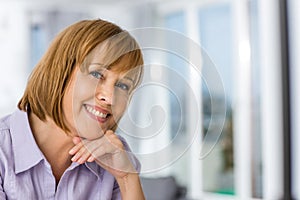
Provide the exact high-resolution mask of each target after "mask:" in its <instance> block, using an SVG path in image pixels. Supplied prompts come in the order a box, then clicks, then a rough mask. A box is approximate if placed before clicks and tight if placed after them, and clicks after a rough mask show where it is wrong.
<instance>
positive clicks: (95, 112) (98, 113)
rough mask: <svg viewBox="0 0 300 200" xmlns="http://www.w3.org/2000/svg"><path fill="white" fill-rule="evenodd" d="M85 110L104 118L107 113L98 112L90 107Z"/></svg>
mask: <svg viewBox="0 0 300 200" xmlns="http://www.w3.org/2000/svg"><path fill="white" fill-rule="evenodd" d="M87 110H88V111H89V112H90V113H92V114H93V115H96V116H97V117H101V118H106V117H107V114H105V113H102V112H99V111H98V110H95V109H94V108H92V107H87Z"/></svg>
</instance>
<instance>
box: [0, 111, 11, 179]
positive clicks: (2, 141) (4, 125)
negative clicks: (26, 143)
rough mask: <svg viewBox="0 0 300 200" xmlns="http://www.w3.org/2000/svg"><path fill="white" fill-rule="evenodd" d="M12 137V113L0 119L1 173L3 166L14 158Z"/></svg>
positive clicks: (0, 172)
mask: <svg viewBox="0 0 300 200" xmlns="http://www.w3.org/2000/svg"><path fill="white" fill-rule="evenodd" d="M12 154H13V153H12V138H11V132H10V115H8V116H5V117H3V118H1V119H0V170H1V171H0V174H2V170H3V166H6V165H7V164H8V162H10V161H11V160H12Z"/></svg>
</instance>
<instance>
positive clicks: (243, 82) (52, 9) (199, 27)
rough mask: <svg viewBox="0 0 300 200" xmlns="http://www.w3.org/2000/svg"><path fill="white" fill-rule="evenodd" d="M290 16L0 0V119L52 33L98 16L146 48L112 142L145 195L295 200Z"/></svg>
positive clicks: (239, 8)
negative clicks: (124, 152)
mask: <svg viewBox="0 0 300 200" xmlns="http://www.w3.org/2000/svg"><path fill="white" fill-rule="evenodd" d="M299 10H300V2H299V1H298V0H186V1H181V0H128V1H122V0H84V1H83V0H73V1H69V0H60V1H58V0H52V1H44V0H39V1H38V0H0V58H1V65H0V69H1V73H0V114H1V116H4V115H6V114H9V113H11V112H13V111H14V110H15V109H16V105H17V102H18V100H19V99H20V97H21V96H22V93H23V91H24V88H25V86H26V81H27V78H28V76H29V74H30V72H31V70H32V69H33V67H34V66H35V64H36V63H37V62H38V60H39V59H40V58H41V56H42V55H43V53H44V52H45V50H46V49H47V47H48V45H49V43H50V41H51V40H52V39H53V38H54V37H55V35H56V34H57V33H58V32H59V31H61V30H62V29H63V28H64V27H66V26H68V25H70V24H71V23H73V22H76V21H78V20H81V19H94V18H101V19H106V20H109V21H111V22H114V23H116V24H118V25H119V26H121V27H122V28H124V29H126V30H128V31H132V32H133V35H134V33H137V34H136V37H137V40H141V41H140V42H141V43H142V47H145V51H144V55H145V63H146V71H145V72H146V73H145V80H144V85H143V87H141V89H139V90H138V91H137V93H136V95H135V97H134V98H133V99H132V104H131V105H130V107H129V112H128V115H126V116H125V117H124V120H123V121H122V122H121V125H120V127H121V128H120V134H122V132H124V133H123V134H124V137H126V138H127V140H128V142H129V145H130V146H131V148H132V151H133V152H134V153H136V154H137V156H138V158H139V159H140V160H141V162H142V165H143V166H144V168H142V172H141V176H142V177H143V179H142V180H143V187H144V190H145V193H146V196H147V199H150V200H151V199H153V200H159V199H163V200H168V199H170V200H173V199H174V200H175V199H271V200H276V199H300V173H299V171H298V169H299V168H300V159H299V155H300V154H299V153H300V149H299V146H300V137H299V132H300V127H299V121H300V116H299V113H300V108H299V104H298V103H297V102H299V100H300V99H299V97H300V88H299V85H300V82H299V79H298V78H297V77H298V76H299V75H300V69H299V66H300V58H299V56H298V54H299V53H300V14H299ZM151 27H152V29H151ZM153 27H155V28H154V29H153ZM149 28H150V29H149ZM136 30H139V31H136ZM159 30H164V31H163V34H160V33H159ZM149 32H150V33H157V34H149ZM147 33H148V34H147ZM176 38H177V39H176ZM178 38H179V39H178ZM147 40H149V41H152V42H153V43H155V41H159V42H160V43H163V44H164V45H163V46H164V49H171V50H173V49H179V52H180V56H178V54H177V56H176V55H175V54H172V53H170V52H169V53H168V52H167V53H166V51H163V52H161V51H157V49H158V48H159V45H157V46H156V51H155V48H154V50H153V49H152V50H151V48H148V49H147V48H146V47H148V46H147V45H146V44H145V46H144V43H143V42H145V41H147ZM149 46H150V47H151V44H150V45H149ZM194 50H195V51H194ZM174 51H175V52H176V50H174ZM172 55H173V56H172ZM174 55H175V56H174ZM184 58H190V59H184ZM200 58H201V59H200ZM189 61H190V62H189ZM194 61H195V62H194ZM166 66H167V67H166ZM297 66H298V67H297ZM149 83H155V84H149ZM162 84H163V86H164V87H162ZM128 120H129V121H131V122H129V121H128ZM297 121H298V122H297ZM132 122H134V123H132ZM162 122H163V123H162ZM128 132H130V133H132V134H128ZM154 133H157V135H155V136H154V135H153V134H154ZM297 133H298V134H297ZM138 134H143V138H142V137H139V136H138ZM157 149H160V150H162V149H163V150H165V151H160V150H159V151H158V150H157ZM148 155H151V156H152V157H151V156H148ZM157 163H158V164H157Z"/></svg>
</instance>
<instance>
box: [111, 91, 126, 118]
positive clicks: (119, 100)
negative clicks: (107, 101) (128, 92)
mask: <svg viewBox="0 0 300 200" xmlns="http://www.w3.org/2000/svg"><path fill="white" fill-rule="evenodd" d="M128 100H129V98H128V97H124V96H118V97H116V98H115V104H114V106H113V112H114V113H115V115H118V116H119V117H121V115H123V114H124V111H125V110H126V108H127V104H128Z"/></svg>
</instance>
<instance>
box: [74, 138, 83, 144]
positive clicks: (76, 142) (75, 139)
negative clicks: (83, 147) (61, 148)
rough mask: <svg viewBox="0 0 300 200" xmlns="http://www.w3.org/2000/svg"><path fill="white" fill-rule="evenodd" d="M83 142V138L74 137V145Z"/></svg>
mask: <svg viewBox="0 0 300 200" xmlns="http://www.w3.org/2000/svg"><path fill="white" fill-rule="evenodd" d="M80 142H81V138H80V137H77V136H76V137H73V143H74V144H78V143H80Z"/></svg>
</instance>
